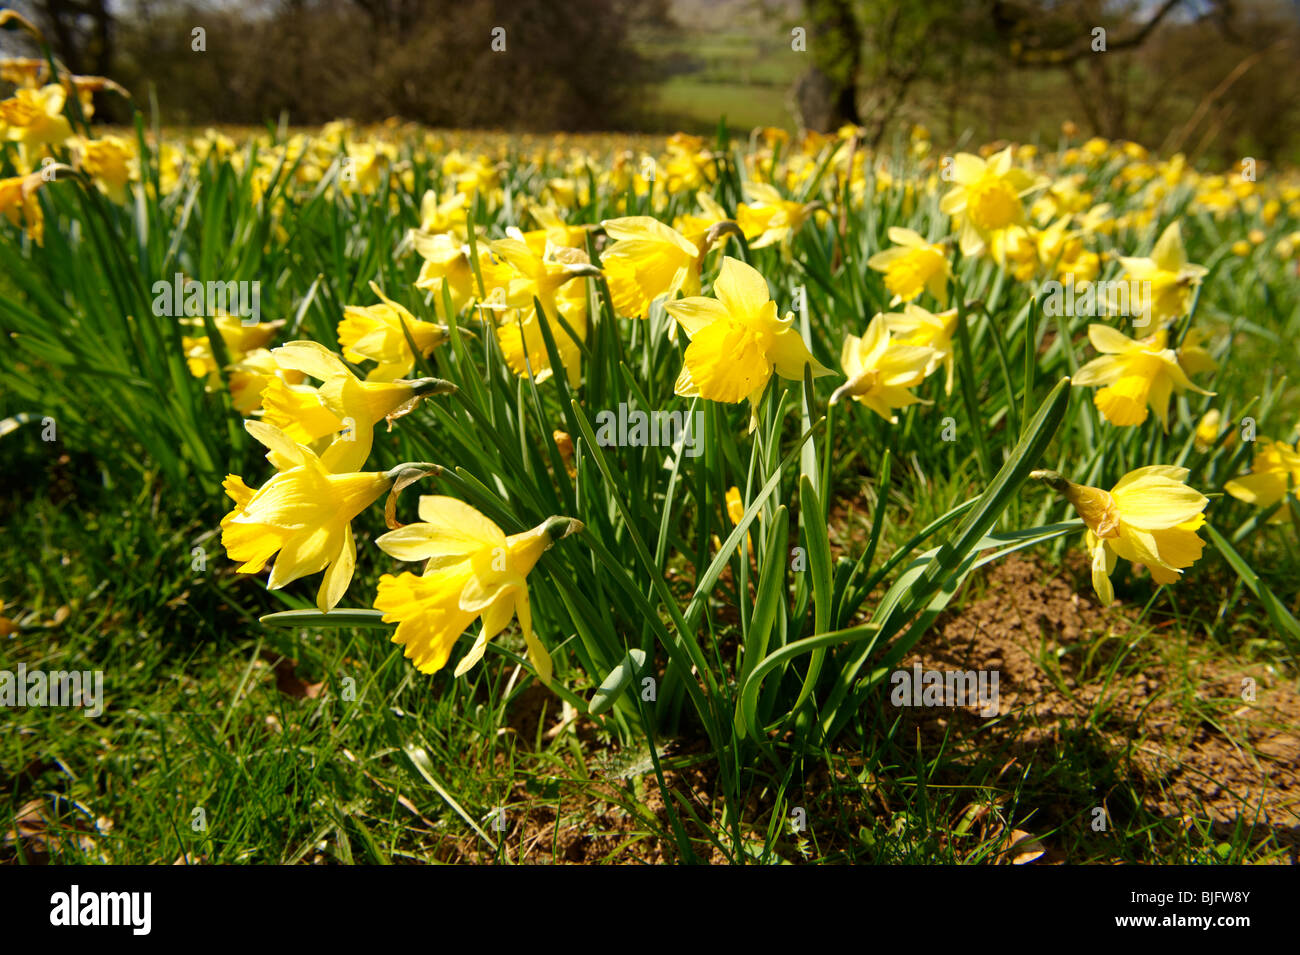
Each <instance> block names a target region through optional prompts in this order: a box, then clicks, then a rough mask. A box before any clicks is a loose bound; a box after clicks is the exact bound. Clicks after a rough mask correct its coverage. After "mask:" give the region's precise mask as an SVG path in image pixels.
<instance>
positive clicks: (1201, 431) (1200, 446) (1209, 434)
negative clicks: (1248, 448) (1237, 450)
mask: <svg viewBox="0 0 1300 955" xmlns="http://www.w3.org/2000/svg"><path fill="white" fill-rule="evenodd" d="M1222 431H1223V413H1222V412H1221V411H1219V409H1218V408H1211V409H1210V410H1209V411H1207V412H1205V414H1203V415H1201V420H1200V421H1198V422H1197V423H1196V436H1195V445H1196V450H1197V451H1199V452H1201V453H1202V454H1204V453H1205V452H1206V451H1209V450H1210V449H1211V448H1212V447H1214V444H1215V442H1216V441H1218V440H1219V434H1220V432H1222ZM1236 437H1237V436H1236V434H1235V433H1234V432H1231V431H1230V432H1228V436H1227V437H1226V438H1225V439H1224V441H1223V446H1224V447H1225V448H1226V447H1231V446H1232V445H1233V444H1234V443H1235V441H1236Z"/></svg>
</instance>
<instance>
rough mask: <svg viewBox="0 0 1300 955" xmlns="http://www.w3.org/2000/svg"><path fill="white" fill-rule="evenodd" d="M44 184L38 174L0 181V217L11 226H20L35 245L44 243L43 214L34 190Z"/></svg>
mask: <svg viewBox="0 0 1300 955" xmlns="http://www.w3.org/2000/svg"><path fill="white" fill-rule="evenodd" d="M44 184H45V180H44V179H43V178H42V177H41V174H40V173H39V172H34V173H30V174H28V175H26V176H12V177H10V178H7V179H0V215H3V216H4V217H5V218H6V219H8V220H9V221H10V222H11V223H12V224H13V225H16V226H22V227H23V231H24V232H25V233H26V234H27V237H28V238H29V239H31V240H32V241H33V242H35V243H36V244H37V245H42V244H43V243H44V242H45V214H44V213H43V212H41V204H40V202H39V200H37V198H36V190H37V189H39V188H41V186H43V185H44Z"/></svg>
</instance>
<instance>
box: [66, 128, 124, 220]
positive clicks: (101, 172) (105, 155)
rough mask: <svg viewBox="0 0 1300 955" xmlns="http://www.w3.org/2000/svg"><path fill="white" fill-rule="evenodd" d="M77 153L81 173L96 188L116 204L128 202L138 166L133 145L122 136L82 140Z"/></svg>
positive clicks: (78, 144)
mask: <svg viewBox="0 0 1300 955" xmlns="http://www.w3.org/2000/svg"><path fill="white" fill-rule="evenodd" d="M76 149H77V154H78V157H79V159H78V161H79V164H80V166H81V169H82V170H83V171H84V172H85V173H86V174H87V175H89V176H90V177H91V178H92V179H94V180H95V185H97V186H98V187H99V188H100V189H102V190H103V191H104V193H105V194H106V195H107V196H108V197H109V198H110V199H112V200H113V201H114V202H116V203H119V204H120V203H124V202H126V198H127V192H126V187H127V184H128V183H129V182H130V181H131V178H132V175H133V166H134V165H135V152H134V151H133V150H132V149H131V144H130V143H128V142H127V141H126V140H125V139H122V138H121V137H119V136H105V137H103V138H102V139H80V140H78V142H77V147H76Z"/></svg>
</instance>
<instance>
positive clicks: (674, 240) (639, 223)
mask: <svg viewBox="0 0 1300 955" xmlns="http://www.w3.org/2000/svg"><path fill="white" fill-rule="evenodd" d="M601 225H602V226H603V227H604V229H605V233H606V234H607V235H608V236H609V237H610V238H611V239H614V240H616V241H615V242H614V243H613V244H612V245H611V246H610V247H609V248H608V249H606V250H605V251H604V252H603V253H602V254H601V257H600V259H601V264H602V265H603V267H604V269H605V274H606V276H607V279H608V282H609V293H610V296H611V297H612V298H613V302H614V311H616V312H617V313H618V314H619V315H622V316H624V317H626V318H644V317H645V316H646V315H647V314H649V311H650V303H651V302H653V301H654V300H655V299H657V298H660V297H661V296H667V297H668V298H673V297H674V296H675V295H677V293H678V292H683V293H684V294H686V295H699V294H700V265H701V263H702V262H703V258H704V253H703V252H702V251H701V250H700V249H699V248H697V247H696V246H695V244H694V243H692V242H690V241H688V240H687V239H686V237H685V236H683V235H682V234H681V233H679V232H678V231H677V230H676V229H674V228H672V227H671V226H667V225H664V224H663V223H662V222H660V221H659V220H658V219H655V218H652V217H650V216H628V217H627V218H624V219H606V220H605V221H604V222H602V223H601ZM705 251H707V249H706V250H705Z"/></svg>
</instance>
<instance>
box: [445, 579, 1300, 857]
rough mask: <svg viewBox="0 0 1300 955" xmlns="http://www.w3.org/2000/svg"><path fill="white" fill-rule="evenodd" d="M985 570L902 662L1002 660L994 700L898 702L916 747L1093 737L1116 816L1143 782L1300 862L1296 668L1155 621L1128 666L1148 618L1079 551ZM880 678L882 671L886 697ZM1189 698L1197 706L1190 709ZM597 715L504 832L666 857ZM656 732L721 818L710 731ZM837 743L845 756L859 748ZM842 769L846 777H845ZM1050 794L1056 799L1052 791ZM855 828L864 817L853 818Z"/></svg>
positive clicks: (966, 749)
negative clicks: (1085, 564) (578, 762)
mask: <svg viewBox="0 0 1300 955" xmlns="http://www.w3.org/2000/svg"><path fill="white" fill-rule="evenodd" d="M980 586H981V587H982V590H981V591H976V594H977V596H975V597H974V599H970V600H968V601H966V602H965V603H964V605H963V606H962V607H961V609H960V610H959V611H957V612H953V613H949V614H946V615H945V616H944V617H941V618H940V620H939V621H938V623H937V624H936V626H935V627H933V628H932V629H931V631H930V633H929V634H927V635H926V637H925V638H924V640H923V641H922V642H921V643H920V644H919V645H918V647H917V648H916V651H915V652H914V653H913V654H912V655H911V656H909V657H907V658H906V659H905V660H904V662H903V665H904V666H908V667H910V666H911V664H912V662H913V661H914V660H919V661H920V662H921V663H922V665H923V666H924V667H926V668H933V669H939V670H948V669H962V670H969V669H988V670H997V671H998V672H999V680H1000V685H999V691H1000V701H999V702H1000V708H999V709H1000V713H999V717H998V718H996V719H984V718H982V717H981V716H979V715H978V712H977V710H976V709H975V708H971V709H969V710H967V709H952V708H939V707H934V708H922V707H917V708H910V709H904V710H903V711H902V714H901V715H902V717H903V721H904V726H903V727H901V728H900V730H899V732H901V733H906V734H910V737H911V738H915V739H917V740H919V743H920V745H921V747H922V748H923V750H926V749H931V748H934V749H937V747H939V746H940V745H942V746H944V747H946V748H947V751H948V755H949V758H950V759H954V760H955V764H956V765H957V766H958V767H960V766H961V765H962V764H963V761H965V762H968V763H972V764H974V763H979V762H980V761H984V762H985V763H987V762H988V760H990V759H996V760H997V761H998V762H997V764H996V766H994V767H993V772H992V773H989V774H987V775H990V776H996V777H997V778H998V779H1002V780H1005V779H1010V778H1014V777H1016V776H1017V775H1019V774H1020V773H1022V772H1030V770H1031V768H1032V767H1033V766H1034V765H1036V764H1042V763H1043V762H1045V761H1046V762H1050V761H1052V760H1053V759H1060V756H1061V754H1062V753H1063V752H1074V750H1073V747H1077V746H1088V747H1092V748H1094V749H1095V750H1096V754H1097V756H1096V758H1097V759H1098V760H1099V761H1100V762H1101V764H1103V765H1111V766H1118V772H1119V773H1120V774H1121V775H1122V777H1123V778H1122V779H1110V780H1109V781H1108V782H1107V783H1104V784H1101V785H1098V787H1097V792H1096V797H1097V798H1096V800H1093V802H1100V804H1102V805H1105V806H1106V807H1107V812H1108V818H1109V819H1110V820H1111V824H1112V825H1113V826H1121V825H1123V822H1124V817H1125V816H1126V815H1129V814H1131V807H1130V809H1129V810H1128V812H1127V813H1126V811H1125V809H1124V806H1123V801H1124V800H1123V798H1122V795H1120V796H1117V795H1116V792H1117V791H1118V790H1121V789H1123V790H1128V791H1132V792H1135V793H1137V794H1138V798H1140V799H1141V800H1142V802H1143V804H1144V806H1145V808H1146V809H1147V810H1148V811H1150V812H1154V813H1155V814H1157V815H1159V816H1162V817H1164V818H1166V819H1169V820H1179V821H1180V822H1181V823H1183V824H1187V825H1190V824H1192V822H1193V821H1196V820H1199V821H1200V822H1201V823H1202V824H1203V825H1206V826H1208V827H1209V829H1210V831H1211V832H1212V833H1213V834H1214V835H1215V836H1224V837H1226V836H1227V835H1228V833H1230V832H1231V830H1232V828H1233V826H1234V825H1242V824H1244V825H1246V826H1247V827H1248V828H1250V827H1252V826H1253V828H1252V832H1251V834H1252V837H1262V836H1264V835H1267V834H1268V833H1270V832H1271V833H1272V834H1273V835H1274V836H1275V837H1276V840H1277V842H1278V843H1279V844H1280V845H1282V846H1286V847H1289V848H1290V852H1289V860H1290V861H1291V862H1293V863H1294V862H1300V694H1298V693H1297V692H1296V689H1295V685H1294V681H1291V684H1290V685H1288V683H1287V682H1286V680H1285V679H1284V678H1282V677H1280V676H1278V675H1276V674H1273V673H1271V672H1269V671H1268V670H1267V669H1266V668H1265V667H1262V666H1251V665H1244V664H1237V663H1234V662H1233V661H1232V660H1231V659H1230V658H1229V657H1226V656H1225V652H1224V651H1223V649H1222V648H1214V649H1213V652H1210V651H1209V650H1206V651H1204V652H1197V651H1196V650H1195V648H1189V649H1188V652H1186V653H1178V654H1166V653H1162V652H1152V651H1151V649H1150V648H1149V647H1150V641H1151V639H1152V636H1150V635H1148V636H1147V637H1146V638H1145V639H1146V640H1147V646H1146V648H1144V649H1143V651H1142V652H1141V654H1140V656H1135V657H1134V658H1133V659H1135V660H1140V663H1141V665H1140V668H1139V669H1137V670H1136V672H1133V670H1134V667H1135V664H1132V663H1129V664H1128V665H1127V666H1125V665H1123V664H1124V663H1125V661H1124V660H1119V661H1116V660H1115V655H1116V654H1123V653H1124V652H1125V649H1126V648H1128V646H1129V644H1130V643H1131V642H1132V640H1133V639H1134V638H1135V637H1136V636H1137V635H1138V630H1139V629H1142V628H1137V627H1135V625H1134V623H1133V619H1134V617H1135V612H1134V610H1133V608H1132V607H1131V606H1126V605H1119V606H1117V607H1112V608H1102V607H1101V606H1099V605H1098V604H1097V602H1096V601H1095V600H1094V599H1093V598H1092V595H1091V590H1090V589H1089V587H1088V583H1087V577H1086V568H1082V567H1080V566H1079V565H1078V564H1077V563H1073V564H1067V567H1066V568H1064V569H1062V570H1058V571H1049V570H1046V569H1044V567H1043V566H1042V565H1040V564H1039V563H1036V562H1034V561H1031V560H1026V559H1022V558H1020V557H1016V556H1013V557H1010V558H1008V559H1006V560H1004V561H1002V562H1000V563H998V564H997V565H994V566H993V567H991V568H989V569H988V570H987V571H985V572H983V577H982V578H981V584H980ZM1097 634H1108V635H1110V637H1111V638H1112V639H1110V640H1108V641H1107V642H1104V643H1103V644H1102V645H1101V649H1100V650H1098V652H1097V653H1096V654H1095V655H1094V656H1093V658H1092V659H1091V660H1085V659H1084V655H1083V651H1082V650H1081V649H1080V648H1079V647H1078V646H1076V645H1077V644H1079V643H1082V642H1087V643H1088V645H1090V646H1092V645H1095V641H1094V639H1093V638H1094V637H1095V636H1096V635H1097ZM1155 639H1158V634H1157V635H1155ZM1045 651H1046V652H1045ZM1053 657H1054V658H1055V659H1057V660H1058V664H1057V666H1058V667H1059V669H1057V671H1056V672H1055V673H1049V672H1048V671H1047V670H1046V669H1044V667H1043V666H1041V665H1040V663H1039V662H1038V661H1039V660H1041V659H1044V658H1047V659H1049V660H1050V659H1051V658H1053ZM1115 662H1117V663H1119V664H1120V665H1119V666H1117V672H1116V675H1115V677H1114V679H1113V680H1111V681H1109V683H1107V681H1106V679H1105V676H1104V673H1105V671H1106V669H1107V667H1108V666H1109V665H1110V664H1111V663H1115ZM1085 667H1088V668H1089V669H1087V670H1085ZM1244 678H1253V679H1254V680H1255V684H1256V698H1255V699H1254V700H1253V701H1249V700H1246V699H1244V698H1243V693H1242V688H1243V679H1244ZM887 692H888V688H887V687H886V688H885V691H884V693H883V694H882V699H884V700H886V701H887ZM1188 694H1191V695H1192V697H1193V698H1192V699H1191V700H1189V698H1188ZM546 696H547V694H546V693H545V691H542V690H540V689H537V690H536V691H535V692H534V690H530V691H529V692H528V693H527V694H525V695H524V697H523V698H522V699H521V700H520V701H519V702H518V704H517V705H516V706H515V707H514V708H513V710H512V712H511V714H510V728H511V729H512V730H514V731H515V732H517V733H518V734H519V739H520V741H521V745H529V743H530V741H531V740H533V739H534V738H535V734H536V731H537V721H538V716H539V715H540V713H541V710H542V706H543V705H544V704H545V705H546V715H545V719H546V722H547V724H548V727H553V726H554V724H555V723H556V722H557V721H558V719H559V713H558V712H557V711H556V707H555V701H554V698H553V697H551V698H550V699H549V701H547V700H546ZM1099 704H1101V705H1099ZM885 706H888V703H887V702H886V703H885ZM1189 713H1190V714H1192V716H1191V717H1189ZM1198 714H1200V715H1202V716H1203V717H1204V718H1200V719H1198V720H1197V721H1195V722H1189V719H1196V717H1197V715H1198ZM895 715H897V711H895ZM592 730H593V727H592V726H591V725H590V724H588V723H585V721H579V722H578V724H577V731H578V733H579V737H580V739H581V740H582V742H583V747H584V751H586V752H588V753H590V754H591V755H589V756H588V757H587V764H588V767H589V770H590V775H589V778H588V779H586V780H582V779H576V780H573V781H572V782H568V783H566V782H563V781H561V780H559V779H558V778H557V780H556V781H555V782H556V785H557V786H559V787H561V789H570V791H568V792H563V794H562V795H561V796H560V797H559V798H558V799H543V800H539V799H536V798H534V794H530V793H529V792H528V791H527V790H526V789H525V786H524V784H522V783H521V784H520V785H519V786H517V787H516V792H515V793H514V794H513V795H514V798H512V800H511V802H512V803H514V805H515V806H516V807H517V809H516V811H515V812H514V814H513V820H514V821H513V823H512V827H511V828H512V832H511V833H510V836H509V838H508V840H507V844H508V845H511V846H512V847H514V849H515V851H513V852H512V853H511V855H512V857H515V856H516V855H517V856H518V861H533V862H549V861H552V860H553V861H557V862H571V863H583V862H587V863H590V862H596V861H604V860H608V861H620V862H633V863H636V862H641V863H654V862H661V861H671V859H672V852H673V850H672V848H671V847H670V846H664V845H660V844H659V843H658V841H657V840H656V838H655V837H654V836H652V835H647V834H646V830H647V825H646V821H645V820H644V819H640V818H638V815H637V812H638V811H637V809H636V808H635V806H636V804H640V806H641V807H643V809H644V810H648V811H649V812H651V813H653V814H654V816H656V817H657V819H658V825H659V826H660V827H662V828H663V830H665V831H666V829H667V825H668V822H667V815H666V813H665V812H664V811H663V797H662V794H661V792H660V791H659V787H658V784H657V781H656V779H655V777H654V775H653V773H652V772H651V771H650V767H649V763H648V761H647V760H646V758H645V757H644V754H642V755H641V756H640V757H638V756H637V755H636V754H625V753H620V752H619V751H618V748H617V747H616V746H613V745H611V746H608V747H606V748H605V749H604V750H603V751H602V750H601V749H600V748H599V745H598V744H597V742H596V740H595V738H594V733H593V732H592ZM665 749H666V753H663V754H661V756H664V757H666V758H672V759H673V760H674V761H676V762H687V763H689V762H690V757H691V756H692V755H697V756H699V757H700V763H699V764H698V765H693V766H688V767H686V768H684V769H680V770H676V771H668V772H666V774H665V776H666V781H667V782H668V785H669V788H670V789H671V790H672V791H673V792H674V794H675V797H676V799H677V804H678V805H679V806H681V805H685V806H689V809H690V811H691V812H693V813H695V814H698V817H699V818H700V819H703V820H708V819H712V818H714V817H715V812H714V809H713V807H712V794H713V793H714V791H715V786H714V780H713V770H712V768H711V765H710V764H709V762H708V760H707V759H706V758H705V755H706V749H707V747H705V746H704V745H703V744H702V743H700V742H689V741H677V742H676V743H675V744H672V743H670V744H666V745H665ZM846 761H847V763H848V765H853V764H854V763H855V760H854V759H853V758H852V756H848V757H847V760H846ZM999 767H1000V768H999ZM571 768H572V764H571ZM817 775H821V777H822V780H821V781H822V782H824V781H825V769H822V770H820V771H819V773H817V774H814V777H813V778H809V779H808V780H807V781H806V783H805V788H811V787H813V786H814V785H816V784H817V783H818V780H817V779H816V776H817ZM836 775H837V779H839V780H841V781H843V780H845V779H846V778H847V776H846V775H845V774H841V773H838V772H837V774H836ZM976 778H979V779H984V778H986V777H985V776H980V775H978V774H977V775H976ZM1025 779H1026V786H1025V789H1024V791H1025V792H1029V793H1030V795H1031V799H1032V798H1034V797H1037V798H1038V800H1039V802H1040V805H1039V807H1038V809H1037V810H1036V811H1038V812H1039V813H1040V815H1039V816H1038V817H1037V818H1039V819H1040V820H1041V821H1042V823H1041V824H1042V825H1043V826H1044V828H1045V829H1048V828H1050V827H1051V825H1053V824H1056V825H1062V824H1065V825H1069V824H1070V822H1069V820H1073V825H1074V826H1075V827H1076V831H1077V828H1078V827H1082V826H1086V824H1087V814H1088V811H1089V805H1088V804H1087V803H1088V800H1087V799H1086V798H1085V799H1084V802H1083V803H1082V804H1081V803H1080V802H1079V797H1080V793H1078V792H1073V793H1064V794H1062V793H1059V792H1054V791H1053V788H1052V786H1051V785H1048V786H1046V788H1045V789H1043V790H1041V791H1035V790H1034V789H1033V786H1032V784H1031V783H1029V779H1030V777H1029V776H1026V777H1025ZM937 782H940V783H942V782H943V781H942V780H937ZM952 782H959V780H956V779H954V780H952ZM1120 783H1122V784H1123V785H1120ZM1057 788H1058V789H1059V787H1057ZM1088 795H1091V794H1089V793H1084V796H1085V797H1086V796H1088ZM1054 800H1055V801H1058V802H1061V803H1063V804H1062V805H1053V802H1054ZM869 801H870V800H866V799H864V800H863V803H866V802H869ZM557 805H558V806H559V807H560V808H559V809H558V810H557ZM769 808H770V807H769ZM1022 808H1023V807H1022ZM882 809H883V810H884V811H885V812H886V813H888V812H889V811H890V807H888V806H885V805H880V806H868V805H861V806H857V807H850V810H849V811H850V814H851V816H854V817H857V819H860V820H865V819H866V818H867V817H870V816H872V815H876V814H878V813H879V812H880V811H881V810H882ZM763 811H764V810H763V807H759V806H747V807H746V811H745V813H744V815H745V816H746V817H747V818H753V817H755V816H757V817H759V818H762V813H763ZM687 815H689V813H687ZM557 817H558V818H557ZM688 826H690V828H691V829H692V830H694V832H693V834H698V833H699V832H701V831H702V830H701V829H699V828H697V827H695V826H693V825H690V823H689V820H688ZM855 828H856V820H855V821H854V823H853V824H852V825H851V826H848V827H846V829H848V830H852V829H855ZM1022 837H1023V838H1025V840H1026V841H1025V842H1023V843H1021V844H1022V845H1027V844H1029V840H1028V836H1027V834H1025V833H1022V832H1020V831H1019V830H1017V831H1016V832H1015V833H1014V834H1008V838H1009V839H1010V840H1011V841H1013V842H1014V841H1015V840H1017V839H1021V838H1022ZM1065 841H1066V840H1065V839H1064V838H1061V839H1057V840H1054V839H1053V838H1052V837H1051V836H1048V837H1045V838H1044V839H1043V840H1042V844H1041V846H1036V848H1042V849H1043V850H1044V851H1043V852H1042V853H1041V855H1040V854H1039V853H1038V852H1037V851H1034V852H1030V853H1028V854H1027V855H1026V856H1024V857H1023V858H1037V860H1038V861H1039V862H1049V863H1050V862H1070V861H1081V859H1080V858H1079V856H1078V854H1077V853H1076V852H1072V851H1069V850H1068V849H1066V848H1064V847H1063V846H1062V845H1060V844H1054V843H1063V842H1065ZM458 848H459V850H460V851H458V852H453V853H452V855H453V856H459V857H460V858H461V859H464V860H472V859H483V858H485V856H484V847H483V846H482V845H481V844H477V845H475V844H474V843H473V842H472V841H469V840H466V842H465V843H463V844H462V845H461V846H459V847H458ZM784 848H787V849H788V848H789V846H788V845H786V846H784ZM820 848H821V849H823V850H825V849H826V845H824V844H823V845H822V846H820ZM1007 855H1008V858H1009V857H1010V856H1012V855H1015V853H1008V854H1007ZM786 857H787V858H789V857H790V855H789V854H787V855H786ZM1091 858H1093V859H1095V858H1097V857H1096V856H1095V855H1093V856H1091ZM707 861H711V862H720V861H722V855H721V853H720V852H719V851H717V850H714V851H713V852H711V853H709V858H708V860H707ZM1152 861H1160V860H1158V859H1153V860H1152Z"/></svg>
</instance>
